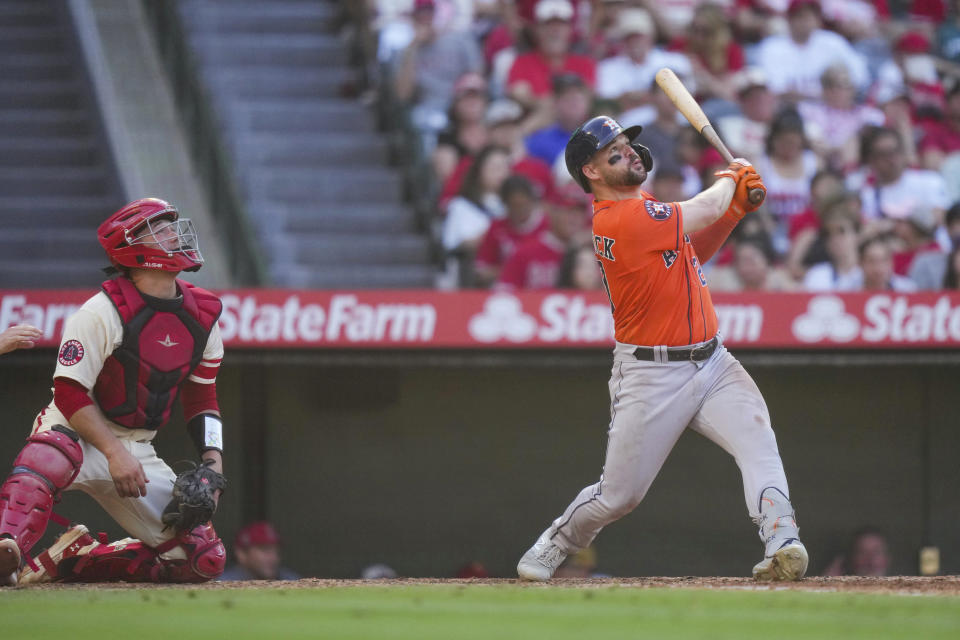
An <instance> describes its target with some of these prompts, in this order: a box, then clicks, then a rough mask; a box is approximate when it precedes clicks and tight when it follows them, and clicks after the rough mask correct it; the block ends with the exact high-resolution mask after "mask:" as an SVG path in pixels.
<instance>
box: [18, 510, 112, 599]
mask: <svg viewBox="0 0 960 640" xmlns="http://www.w3.org/2000/svg"><path fill="white" fill-rule="evenodd" d="M99 545H100V543H99V542H97V541H96V540H94V539H93V536H91V535H90V532H89V530H88V529H87V528H86V527H85V526H83V525H82V524H77V525H74V526H72V527H70V528H69V529H67V530H66V531H65V532H64V533H63V534H62V535H61V536H60V537H59V538H57V539H56V540H55V541H54V543H53V544H52V545H50V548H49V549H47V550H46V551H44V552H43V553H41V554H40V555H38V556H37V557H36V558H34V562H35V563H36V565H37V569H38V570H37V571H34V570H33V569H32V568H31V567H30V565H27V566H26V567H24V568H23V571H22V572H21V573H20V584H40V583H43V582H53V581H54V580H56V579H57V578H59V577H60V576H59V575H58V574H57V565H59V564H60V561H61V560H63V559H64V558H70V557H72V556H80V555H84V554H87V553H90V551H91V550H92V549H94V548H96V547H98V546H99Z"/></svg>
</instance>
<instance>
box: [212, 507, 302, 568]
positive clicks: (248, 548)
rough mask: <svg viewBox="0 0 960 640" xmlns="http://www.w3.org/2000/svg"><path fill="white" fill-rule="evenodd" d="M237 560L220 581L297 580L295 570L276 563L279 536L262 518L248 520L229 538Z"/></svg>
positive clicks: (278, 559)
mask: <svg viewBox="0 0 960 640" xmlns="http://www.w3.org/2000/svg"><path fill="white" fill-rule="evenodd" d="M233 554H234V557H235V558H236V560H237V563H236V564H235V565H234V566H232V567H230V568H228V569H227V570H226V571H224V572H223V575H221V576H220V580H224V581H230V580H297V579H299V578H300V576H298V575H297V574H296V573H294V572H293V571H291V570H290V569H287V568H285V567H282V566H281V565H280V537H279V536H278V535H277V531H276V529H274V528H273V525H272V524H270V523H269V522H266V521H260V522H251V523H250V524H248V525H246V526H245V527H243V528H242V529H240V531H238V532H237V537H236V538H235V539H234V541H233Z"/></svg>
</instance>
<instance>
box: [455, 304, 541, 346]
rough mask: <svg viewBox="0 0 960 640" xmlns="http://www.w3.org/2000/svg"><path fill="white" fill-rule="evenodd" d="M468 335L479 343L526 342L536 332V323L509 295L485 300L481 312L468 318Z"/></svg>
mask: <svg viewBox="0 0 960 640" xmlns="http://www.w3.org/2000/svg"><path fill="white" fill-rule="evenodd" d="M467 329H468V330H469V331H470V335H471V336H473V338H474V339H475V340H478V341H479V342H496V341H497V340H502V339H504V338H506V339H507V340H509V341H511V342H526V341H527V340H529V339H530V338H532V337H533V334H534V333H536V331H537V321H536V320H534V319H533V316H530V315H527V314H526V313H524V312H523V305H521V304H520V301H519V300H517V299H516V298H514V297H513V296H511V295H505V294H504V295H494V296H491V297H490V298H487V301H486V303H484V305H483V311H481V312H480V313H478V314H477V315H475V316H473V317H472V318H470V324H469V325H467Z"/></svg>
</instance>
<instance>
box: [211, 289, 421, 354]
mask: <svg viewBox="0 0 960 640" xmlns="http://www.w3.org/2000/svg"><path fill="white" fill-rule="evenodd" d="M221 300H222V301H223V314H222V315H221V316H220V331H221V333H222V334H223V339H224V341H225V342H230V341H233V340H236V341H237V342H242V343H264V342H266V343H274V342H285V343H297V342H306V343H316V342H331V343H336V342H347V343H355V342H360V343H362V342H374V343H377V342H380V343H383V342H386V343H400V344H416V343H429V342H430V341H431V340H433V338H434V335H435V333H436V327H437V309H436V307H434V306H433V305H432V304H429V303H424V304H418V303H401V302H382V301H376V302H364V301H362V300H360V298H359V297H358V296H356V295H353V294H336V295H334V296H332V297H331V298H330V300H329V301H328V302H326V303H325V304H323V303H307V304H301V302H300V297H299V296H296V295H293V296H289V297H288V298H286V300H284V301H283V302H282V303H281V304H273V303H265V302H261V301H260V300H258V299H257V297H256V296H254V295H246V296H242V297H241V296H239V295H236V294H233V293H227V294H224V295H223V296H222V297H221Z"/></svg>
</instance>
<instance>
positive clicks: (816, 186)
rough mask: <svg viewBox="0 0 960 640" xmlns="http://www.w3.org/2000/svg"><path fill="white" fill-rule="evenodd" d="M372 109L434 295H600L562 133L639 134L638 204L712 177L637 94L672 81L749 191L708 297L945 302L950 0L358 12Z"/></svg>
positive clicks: (527, 1) (695, 140) (563, 1)
mask: <svg viewBox="0 0 960 640" xmlns="http://www.w3.org/2000/svg"><path fill="white" fill-rule="evenodd" d="M368 10H369V12H370V15H372V16H373V17H374V20H373V21H372V23H371V24H372V29H373V33H374V34H375V36H376V47H377V58H378V62H379V69H380V73H379V75H378V78H379V79H378V81H379V83H380V89H381V93H382V92H384V91H386V92H387V93H389V94H390V95H391V96H392V99H393V100H394V101H395V104H397V105H399V106H401V107H402V108H401V109H400V110H399V112H398V113H401V114H402V117H403V118H404V119H405V120H404V122H405V123H406V125H407V128H408V130H409V131H410V132H412V133H411V135H412V138H413V139H414V140H415V142H416V143H417V144H416V147H417V148H418V149H419V152H418V156H419V158H420V159H421V160H422V161H423V163H424V164H425V166H427V167H428V168H429V171H428V172H427V173H428V176H429V179H428V180H426V184H423V185H422V189H423V190H424V191H425V193H428V194H429V198H430V202H431V204H432V206H433V208H434V209H435V223H434V224H435V229H436V237H437V240H438V243H439V244H440V245H441V246H442V250H443V253H444V269H443V273H442V274H441V276H440V277H439V278H438V286H441V287H445V288H455V287H493V288H497V289H536V288H552V287H558V286H559V287H571V288H579V289H595V288H598V287H599V286H600V279H599V271H598V269H597V268H596V266H595V263H594V260H593V257H592V249H591V240H590V215H591V205H590V197H589V196H588V195H586V194H583V193H582V192H581V190H580V189H579V187H577V186H576V185H575V184H574V183H573V182H572V180H571V178H570V176H569V175H568V174H567V171H566V167H565V165H564V162H563V148H564V145H565V144H566V141H567V139H568V138H569V136H570V134H571V133H572V132H573V130H574V129H575V128H576V127H577V126H578V125H579V124H581V123H582V122H584V121H585V120H586V119H588V118H589V117H591V116H593V115H596V114H600V113H604V114H609V115H613V116H615V117H617V119H618V120H619V121H620V122H621V124H623V125H624V126H630V125H635V124H640V125H643V126H644V131H643V133H642V134H641V136H640V141H641V142H642V143H643V144H645V145H647V146H648V147H649V148H650V149H651V150H652V152H653V156H654V170H653V172H652V175H651V176H650V177H649V178H648V181H647V182H646V183H645V185H644V188H645V190H646V191H648V192H650V193H652V194H653V195H654V196H655V197H657V198H659V199H660V200H663V201H679V200H684V199H686V198H688V197H690V196H692V195H693V194H695V193H697V192H698V191H700V190H702V189H703V188H705V187H706V186H708V185H709V184H710V183H711V182H712V181H713V180H714V175H713V174H714V171H716V170H718V169H720V168H723V167H725V165H726V163H724V162H723V160H722V159H721V157H720V155H719V154H718V153H717V152H716V151H715V150H713V149H712V148H711V147H709V146H708V145H707V144H706V143H705V141H704V140H703V139H702V138H701V136H700V135H699V134H698V133H697V132H696V131H695V130H694V129H693V128H692V127H691V126H690V125H689V124H688V123H687V122H686V120H684V119H683V117H682V116H680V114H679V113H678V112H677V110H676V109H675V108H674V107H673V105H672V104H671V103H670V101H669V99H667V97H666V96H665V95H664V94H663V92H662V91H660V90H659V89H658V88H657V87H656V85H655V83H654V74H655V73H656V71H657V70H658V69H660V68H661V67H670V68H671V69H673V70H674V71H675V72H676V73H677V75H678V76H680V78H681V79H682V80H683V82H684V84H685V85H686V86H687V87H688V88H690V89H691V92H692V93H694V94H695V96H696V98H697V100H698V101H699V102H700V104H701V105H702V106H703V108H704V110H705V112H706V113H707V115H708V117H709V118H710V119H711V122H713V123H714V125H715V127H716V128H717V129H718V131H719V133H720V135H721V137H722V138H723V139H724V140H725V141H726V143H727V145H728V146H729V147H730V148H731V150H732V151H733V153H734V155H738V156H743V157H746V158H748V159H749V160H751V161H752V162H753V163H754V164H755V166H756V167H757V169H758V170H759V172H760V174H761V175H762V176H763V179H764V182H765V184H766V186H767V199H766V202H765V204H764V206H763V207H762V208H761V209H760V210H759V211H758V212H757V213H756V214H753V215H751V216H750V217H748V218H747V219H746V220H745V221H744V222H743V223H741V224H740V225H739V227H738V228H737V230H736V231H735V233H734V234H733V236H732V237H731V238H730V240H729V241H728V243H727V245H726V246H725V247H724V249H723V250H722V251H721V252H719V253H718V255H717V256H716V257H715V258H714V259H713V260H711V262H710V264H709V265H708V267H709V272H708V278H709V280H710V284H711V288H712V289H714V290H725V291H740V290H768V291H769V290H776V291H790V290H807V291H858V290H880V289H888V290H895V291H914V290H922V289H942V288H957V287H958V286H960V285H958V280H960V278H958V272H960V0H953V2H948V1H947V0H709V1H701V0H368Z"/></svg>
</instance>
